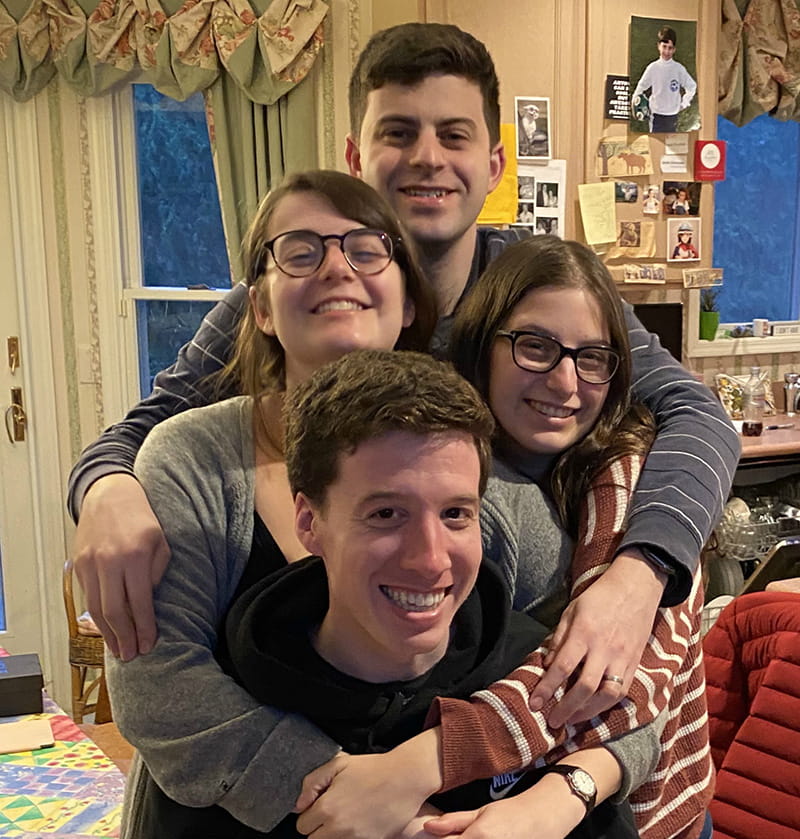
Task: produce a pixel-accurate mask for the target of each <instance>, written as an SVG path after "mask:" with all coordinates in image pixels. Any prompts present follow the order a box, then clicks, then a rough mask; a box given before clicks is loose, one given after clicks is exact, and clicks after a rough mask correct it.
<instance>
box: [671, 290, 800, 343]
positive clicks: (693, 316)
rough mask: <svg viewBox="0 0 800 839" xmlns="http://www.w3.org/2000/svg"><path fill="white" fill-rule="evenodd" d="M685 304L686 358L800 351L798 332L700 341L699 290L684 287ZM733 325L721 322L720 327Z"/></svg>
mask: <svg viewBox="0 0 800 839" xmlns="http://www.w3.org/2000/svg"><path fill="white" fill-rule="evenodd" d="M687 291H688V292H689V293H688V294H687V297H688V300H687V306H686V321H685V327H686V350H687V354H688V357H689V358H709V357H713V356H716V357H719V356H736V355H760V354H762V353H782V352H786V353H788V352H800V337H798V336H797V335H781V336H778V337H775V336H773V335H769V336H768V337H766V338H716V339H715V340H713V341H701V340H700V338H699V337H698V332H699V328H700V290H699V289H687ZM735 325H736V324H720V327H719V328H720V330H722V329H725V328H730V327H733V326H735Z"/></svg>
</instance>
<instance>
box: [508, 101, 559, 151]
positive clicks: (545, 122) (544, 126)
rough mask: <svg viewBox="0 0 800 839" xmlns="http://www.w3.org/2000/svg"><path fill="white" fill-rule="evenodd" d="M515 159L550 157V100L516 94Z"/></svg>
mask: <svg viewBox="0 0 800 839" xmlns="http://www.w3.org/2000/svg"><path fill="white" fill-rule="evenodd" d="M514 104H515V106H516V110H517V159H518V160H549V159H550V142H551V134H550V100H549V99H547V98H543V97H532V96H516V97H514Z"/></svg>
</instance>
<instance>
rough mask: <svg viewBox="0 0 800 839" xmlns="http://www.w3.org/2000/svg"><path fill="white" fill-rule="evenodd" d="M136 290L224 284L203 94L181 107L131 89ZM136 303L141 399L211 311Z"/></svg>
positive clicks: (148, 90)
mask: <svg viewBox="0 0 800 839" xmlns="http://www.w3.org/2000/svg"><path fill="white" fill-rule="evenodd" d="M133 107H134V121H135V126H136V163H137V170H138V177H139V184H138V186H139V229H140V234H141V265H142V274H143V276H142V285H143V286H145V287H149V288H155V287H163V286H173V287H178V288H189V287H192V286H194V287H197V286H202V287H207V288H217V289H227V288H230V286H231V275H230V267H229V264H228V254H227V251H226V249H225V237H224V234H223V229H222V216H221V214H220V207H219V197H218V194H217V185H216V180H215V176H214V166H213V162H212V158H211V146H210V143H209V139H208V129H207V127H206V118H205V110H204V104H203V97H202V95H201V94H199V93H197V94H195V95H193V96H191V97H190V98H189V99H187V100H186V101H185V102H177V101H175V100H173V99H168V98H167V97H166V96H162V95H161V94H160V93H158V92H157V91H156V90H155V89H154V88H153V87H151V86H150V85H144V84H137V85H134V86H133ZM188 297H189V295H188V294H187V299H185V300H183V299H181V300H175V299H171V300H139V301H137V304H136V308H137V324H138V329H137V333H138V346H139V379H140V390H141V394H142V396H145V395H147V394H148V393H149V392H150V390H151V388H152V383H153V377H154V376H155V374H156V373H158V372H159V371H160V370H163V369H165V368H166V367H168V366H169V365H171V364H172V363H173V361H174V360H175V358H176V356H177V353H178V350H179V349H180V347H181V346H182V345H183V344H185V343H186V342H187V341H188V340H189V339H190V338H191V337H192V336H193V335H194V333H195V332H196V331H197V328H198V326H199V325H200V322H201V320H202V319H203V316H204V315H205V314H206V312H208V310H209V309H210V308H211V307H212V306H213V303H210V302H208V301H207V300H191V299H188Z"/></svg>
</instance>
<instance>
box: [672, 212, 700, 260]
mask: <svg viewBox="0 0 800 839" xmlns="http://www.w3.org/2000/svg"><path fill="white" fill-rule="evenodd" d="M699 259H700V219H699V218H687V219H677V218H671V219H669V221H668V222H667V262H692V261H694V262H696V261H697V260H699Z"/></svg>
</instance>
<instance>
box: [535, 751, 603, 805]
mask: <svg viewBox="0 0 800 839" xmlns="http://www.w3.org/2000/svg"><path fill="white" fill-rule="evenodd" d="M550 772H553V773H555V774H556V775H563V776H564V777H565V778H566V779H567V783H568V784H569V788H570V790H572V794H573V795H577V796H578V798H580V799H581V801H583V803H584V804H585V805H586V812H587V813H591V811H592V810H593V809H594V804H595V801H596V800H597V784H595V782H594V778H593V777H592V776H591V775H590V774H589V773H588V772H587V771H586V770H585V769H581V768H580V767H579V766H570V765H569V764H567V763H555V764H553V765H552V766H548V767H547V773H546V774H548V773H550Z"/></svg>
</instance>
